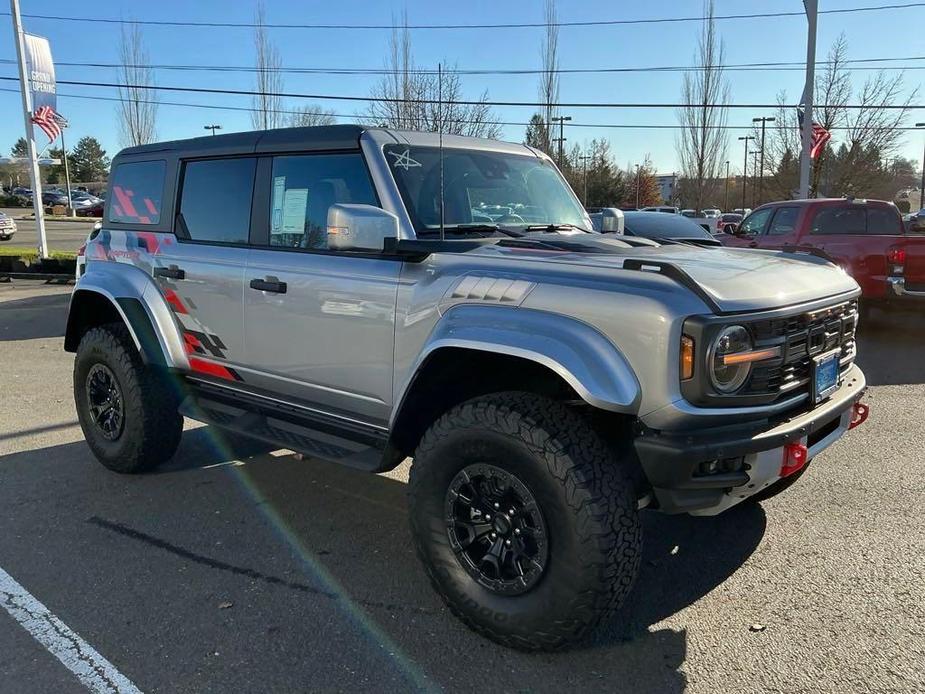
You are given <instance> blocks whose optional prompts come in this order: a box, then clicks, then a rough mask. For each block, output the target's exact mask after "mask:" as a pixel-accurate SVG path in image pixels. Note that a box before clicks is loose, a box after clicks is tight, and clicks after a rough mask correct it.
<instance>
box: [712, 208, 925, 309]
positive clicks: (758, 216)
mask: <svg viewBox="0 0 925 694" xmlns="http://www.w3.org/2000/svg"><path fill="white" fill-rule="evenodd" d="M723 243H724V244H725V245H728V246H739V247H747V248H764V249H771V250H779V249H798V250H799V249H802V250H809V251H812V252H816V253H819V254H821V255H823V256H825V257H827V258H830V259H831V260H832V261H833V262H835V263H837V264H838V265H840V266H841V267H842V268H844V270H845V271H846V272H847V273H848V274H850V275H851V276H852V277H854V279H855V280H857V282H858V284H859V285H860V286H861V289H862V290H863V296H864V299H865V304H866V305H867V306H872V305H877V304H881V303H884V302H886V303H890V304H905V303H908V302H917V303H918V304H919V305H925V304H923V303H922V302H925V237H922V236H916V235H914V234H910V233H907V231H906V229H905V228H904V227H903V222H902V218H901V216H900V214H899V211H898V210H897V209H896V206H895V205H894V204H893V203H891V202H884V201H882V200H862V199H859V198H824V199H813V200H787V201H783V202H774V203H769V204H767V205H762V206H761V207H758V208H757V209H755V211H754V212H752V213H751V214H750V215H749V216H748V217H746V218H745V219H744V220H743V221H742V223H741V224H740V225H739V227H738V229H737V230H736V232H735V234H733V235H728V234H727V235H725V236H723Z"/></svg>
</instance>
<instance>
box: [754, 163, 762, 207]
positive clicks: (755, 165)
mask: <svg viewBox="0 0 925 694" xmlns="http://www.w3.org/2000/svg"><path fill="white" fill-rule="evenodd" d="M759 157H761V158H762V159H764V152H758V151H755V152H752V171H753V172H754V171H755V170H756V169H757V168H758V158H759ZM754 177H755V174H754V173H752V178H754ZM757 192H758V190H757V187H756V186H752V209H755V207H757V206H758V205H757V204H756V197H755V195H756V193H757Z"/></svg>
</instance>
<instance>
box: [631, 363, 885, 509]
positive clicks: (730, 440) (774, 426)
mask: <svg viewBox="0 0 925 694" xmlns="http://www.w3.org/2000/svg"><path fill="white" fill-rule="evenodd" d="M866 387H867V383H866V381H865V379H864V374H863V372H862V371H861V370H860V369H859V368H858V367H857V366H852V367H851V368H850V369H849V370H848V371H847V372H846V373H845V375H844V377H843V382H842V386H841V387H840V388H839V389H838V390H837V391H835V393H833V394H832V396H831V397H830V398H829V399H828V400H826V401H825V402H822V403H820V404H819V405H817V406H816V407H815V408H813V409H811V410H809V411H806V412H803V413H801V414H798V415H795V416H788V417H777V418H773V419H766V420H763V421H762V422H759V423H756V422H754V421H752V422H747V423H744V424H738V423H737V424H732V425H725V426H716V427H710V428H706V429H698V430H689V431H674V432H668V431H653V430H649V429H643V430H642V431H641V432H640V433H639V435H638V436H637V437H636V439H635V441H634V445H635V448H636V453H637V455H638V457H639V461H640V463H641V465H642V469H643V471H644V472H645V474H646V477H647V478H648V480H649V484H650V485H651V486H652V491H653V494H654V496H655V500H656V502H657V504H658V508H659V510H661V511H663V512H665V513H692V514H695V515H715V514H717V513H720V512H722V511H725V510H726V509H727V508H730V507H731V506H734V505H735V504H737V503H739V502H740V501H742V500H743V499H746V498H748V497H749V496H751V495H752V494H756V493H758V492H760V491H761V490H762V489H764V488H765V487H767V486H768V485H770V484H773V483H774V482H776V481H777V480H778V479H780V468H781V463H782V461H783V455H784V446H785V445H786V444H789V443H797V442H800V443H803V444H805V445H806V446H807V448H808V449H809V458H810V459H811V458H813V457H814V456H816V455H818V454H819V453H821V452H822V451H823V450H825V449H826V448H828V447H829V446H831V445H832V444H833V443H835V441H837V440H838V439H839V438H841V436H842V435H843V434H844V433H845V432H846V431H847V430H848V426H849V424H850V423H851V417H852V413H853V408H854V404H855V403H857V402H858V401H859V400H860V399H861V396H862V395H863V394H864V391H865V389H866ZM739 457H741V458H743V466H742V468H741V469H740V470H739V471H738V472H728V473H719V474H712V475H704V476H699V475H698V474H697V473H698V470H699V467H700V464H701V463H702V462H704V461H710V460H724V459H733V458H739Z"/></svg>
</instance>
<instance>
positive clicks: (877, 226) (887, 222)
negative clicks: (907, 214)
mask: <svg viewBox="0 0 925 694" xmlns="http://www.w3.org/2000/svg"><path fill="white" fill-rule="evenodd" d="M867 233H868V234H874V235H877V236H901V235H902V233H903V228H902V218H901V217H900V216H899V213H898V212H896V211H894V210H890V209H885V208H883V207H868V208H867Z"/></svg>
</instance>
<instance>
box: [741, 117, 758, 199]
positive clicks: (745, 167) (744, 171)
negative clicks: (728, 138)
mask: <svg viewBox="0 0 925 694" xmlns="http://www.w3.org/2000/svg"><path fill="white" fill-rule="evenodd" d="M754 139H755V136H754V135H745V136H744V137H740V138H739V141H740V142H741V141H743V140H744V141H745V162H744V163H743V164H742V213H743V214H744V213H745V184H746V183H747V182H748V141H749V140H754Z"/></svg>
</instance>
